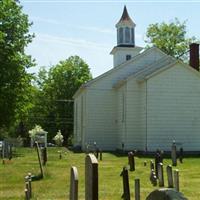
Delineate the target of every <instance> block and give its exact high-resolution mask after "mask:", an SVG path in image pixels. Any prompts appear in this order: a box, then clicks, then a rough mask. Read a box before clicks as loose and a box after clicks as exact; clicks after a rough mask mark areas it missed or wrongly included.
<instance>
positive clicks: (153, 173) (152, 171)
mask: <svg viewBox="0 0 200 200" xmlns="http://www.w3.org/2000/svg"><path fill="white" fill-rule="evenodd" d="M149 179H150V181H151V183H152V185H153V186H156V185H157V177H156V173H155V171H154V170H153V169H152V170H151V173H150V177H149Z"/></svg>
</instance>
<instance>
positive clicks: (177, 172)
mask: <svg viewBox="0 0 200 200" xmlns="http://www.w3.org/2000/svg"><path fill="white" fill-rule="evenodd" d="M174 188H175V189H176V190H177V191H179V189H180V188H179V171H178V169H176V170H174Z"/></svg>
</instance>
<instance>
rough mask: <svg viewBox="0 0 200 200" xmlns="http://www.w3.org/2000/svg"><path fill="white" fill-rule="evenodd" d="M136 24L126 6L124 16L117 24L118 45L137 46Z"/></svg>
mask: <svg viewBox="0 0 200 200" xmlns="http://www.w3.org/2000/svg"><path fill="white" fill-rule="evenodd" d="M135 26H136V24H135V23H134V22H133V21H132V19H131V18H130V16H129V14H128V11H127V9H126V6H124V10H123V13H122V16H121V18H120V20H119V22H118V23H117V24H116V28H117V46H130V47H134V46H135Z"/></svg>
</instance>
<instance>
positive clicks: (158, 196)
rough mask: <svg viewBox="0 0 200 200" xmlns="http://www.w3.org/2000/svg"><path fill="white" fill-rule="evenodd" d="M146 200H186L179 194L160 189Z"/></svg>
mask: <svg viewBox="0 0 200 200" xmlns="http://www.w3.org/2000/svg"><path fill="white" fill-rule="evenodd" d="M146 200H188V199H187V198H186V197H184V196H183V194H182V193H181V192H178V191H176V190H174V189H170V188H161V189H157V190H154V191H153V192H151V193H150V194H149V195H148V197H147V198H146Z"/></svg>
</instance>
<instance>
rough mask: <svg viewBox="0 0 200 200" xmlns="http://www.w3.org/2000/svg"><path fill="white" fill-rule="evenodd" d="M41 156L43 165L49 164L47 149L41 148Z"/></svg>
mask: <svg viewBox="0 0 200 200" xmlns="http://www.w3.org/2000/svg"><path fill="white" fill-rule="evenodd" d="M41 155H42V165H43V166H45V165H46V162H47V148H46V147H43V148H41Z"/></svg>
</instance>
